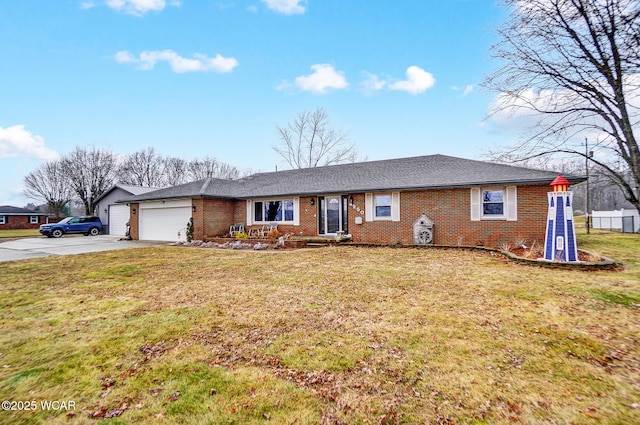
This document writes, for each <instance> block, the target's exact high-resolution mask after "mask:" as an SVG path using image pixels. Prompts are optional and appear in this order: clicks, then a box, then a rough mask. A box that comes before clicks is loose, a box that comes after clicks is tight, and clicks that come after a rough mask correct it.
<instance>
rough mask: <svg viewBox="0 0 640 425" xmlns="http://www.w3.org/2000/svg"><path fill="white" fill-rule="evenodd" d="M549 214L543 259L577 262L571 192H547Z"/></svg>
mask: <svg viewBox="0 0 640 425" xmlns="http://www.w3.org/2000/svg"><path fill="white" fill-rule="evenodd" d="M548 198H549V213H548V216H547V231H546V236H545V241H544V259H545V260H549V261H564V262H577V261H578V247H577V244H576V231H575V228H574V224H573V205H572V201H573V192H549V193H548Z"/></svg>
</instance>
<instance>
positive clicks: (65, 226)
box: [40, 216, 102, 238]
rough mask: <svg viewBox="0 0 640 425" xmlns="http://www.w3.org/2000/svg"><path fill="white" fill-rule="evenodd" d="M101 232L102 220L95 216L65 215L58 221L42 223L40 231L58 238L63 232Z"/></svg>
mask: <svg viewBox="0 0 640 425" xmlns="http://www.w3.org/2000/svg"><path fill="white" fill-rule="evenodd" d="M100 232H102V222H101V221H100V218H99V217H96V216H83V217H67V218H65V219H63V220H61V221H59V222H58V223H52V224H43V225H41V226H40V233H42V234H43V235H45V236H47V237H50V238H59V237H61V236H62V235H64V234H65V233H84V235H85V236H88V235H91V236H96V235H99V234H100Z"/></svg>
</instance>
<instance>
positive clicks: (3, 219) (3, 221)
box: [0, 215, 7, 224]
mask: <svg viewBox="0 0 640 425" xmlns="http://www.w3.org/2000/svg"><path fill="white" fill-rule="evenodd" d="M0 224H7V216H5V215H0Z"/></svg>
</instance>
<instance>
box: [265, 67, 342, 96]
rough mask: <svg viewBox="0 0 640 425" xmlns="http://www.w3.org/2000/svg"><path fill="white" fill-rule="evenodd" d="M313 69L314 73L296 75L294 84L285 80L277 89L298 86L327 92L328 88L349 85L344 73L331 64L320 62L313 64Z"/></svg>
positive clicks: (340, 87) (301, 88) (313, 90)
mask: <svg viewBox="0 0 640 425" xmlns="http://www.w3.org/2000/svg"><path fill="white" fill-rule="evenodd" d="M311 69H312V70H313V71H314V72H313V73H311V74H309V75H302V76H300V77H296V79H295V80H294V82H293V84H291V83H289V82H288V81H283V82H282V84H280V85H279V86H278V87H276V89H278V90H289V89H294V88H298V89H300V90H304V91H310V92H314V93H326V92H327V90H328V89H343V88H346V87H347V86H349V83H347V80H346V79H345V78H344V74H343V73H342V72H339V71H336V70H335V69H333V67H332V66H331V65H329V64H326V63H319V64H316V65H312V66H311Z"/></svg>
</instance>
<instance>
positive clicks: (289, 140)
mask: <svg viewBox="0 0 640 425" xmlns="http://www.w3.org/2000/svg"><path fill="white" fill-rule="evenodd" d="M276 129H277V132H278V135H279V136H280V144H279V145H277V146H273V150H275V151H276V152H278V154H280V156H282V158H284V160H285V161H287V163H288V164H289V166H291V167H292V168H312V167H318V166H321V165H332V164H340V163H344V162H355V161H356V160H357V158H358V153H357V152H356V150H355V147H354V145H353V144H349V143H348V142H347V141H348V138H349V133H348V132H343V131H338V130H335V129H333V128H330V127H329V117H328V115H327V113H326V111H325V110H324V109H322V108H318V109H316V110H315V111H313V112H308V111H304V112H302V113H300V114H298V116H297V117H296V119H295V120H294V121H292V122H289V123H288V124H287V125H286V126H284V127H281V126H277V127H276Z"/></svg>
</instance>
